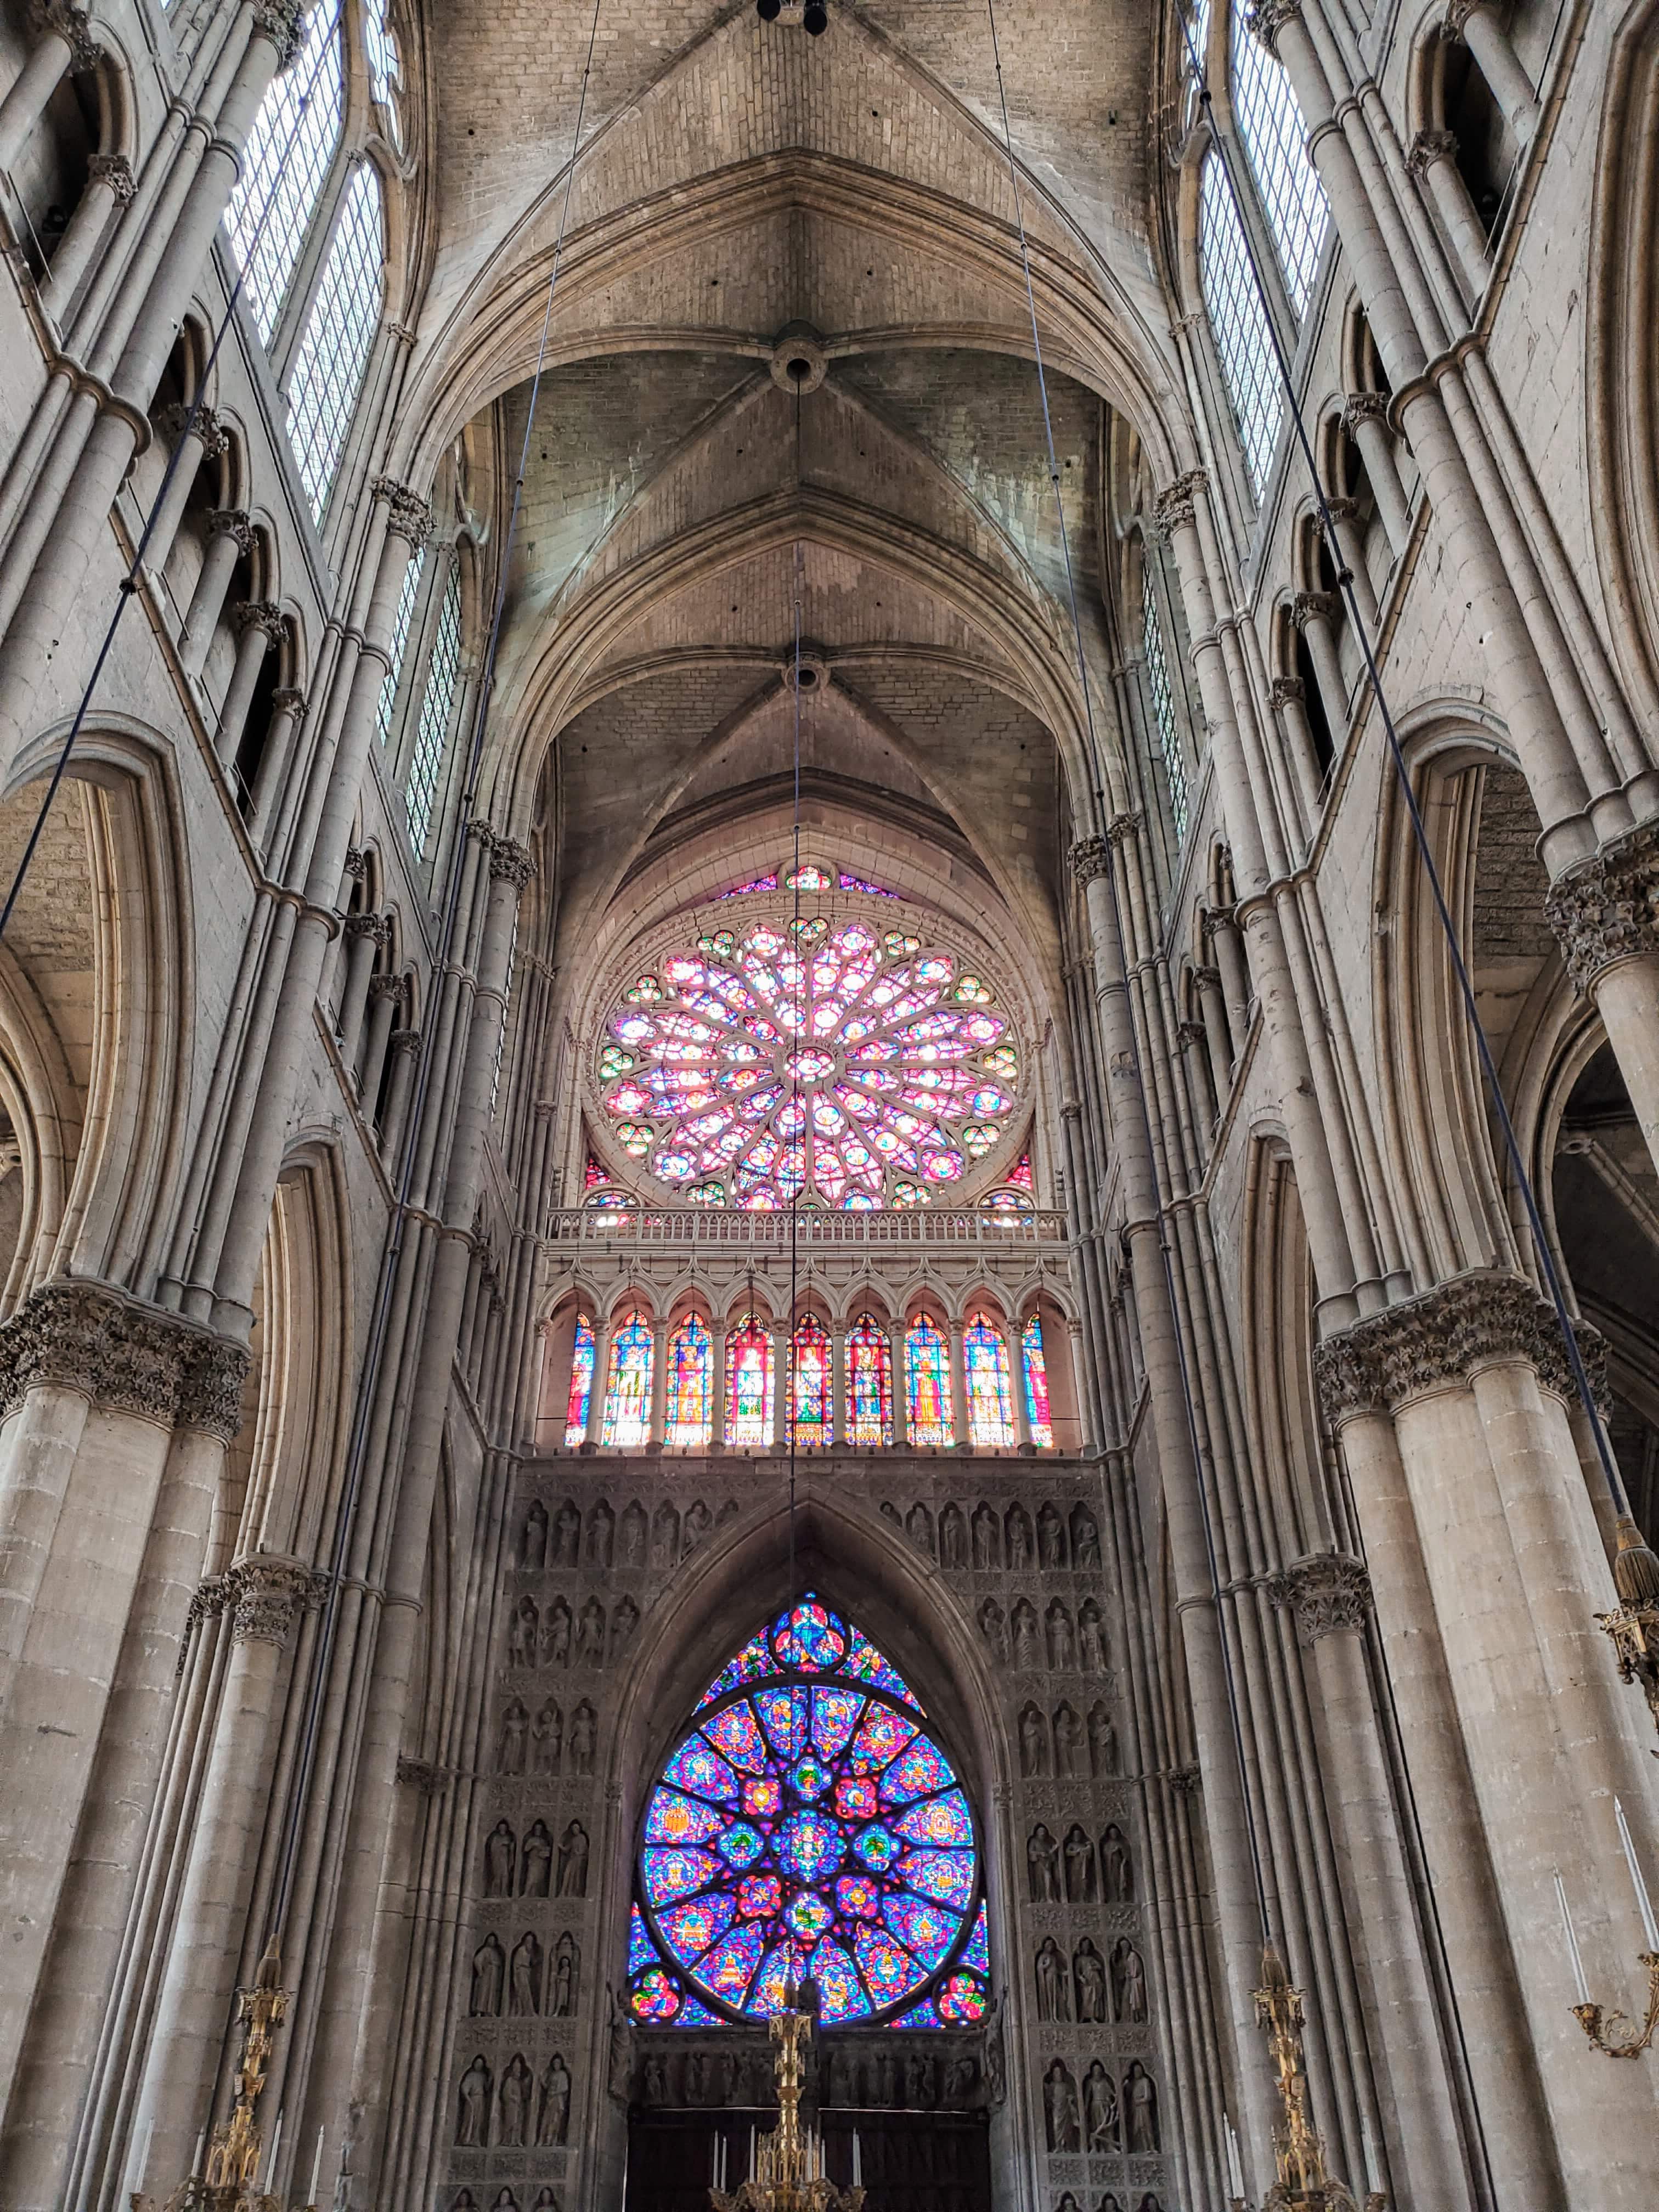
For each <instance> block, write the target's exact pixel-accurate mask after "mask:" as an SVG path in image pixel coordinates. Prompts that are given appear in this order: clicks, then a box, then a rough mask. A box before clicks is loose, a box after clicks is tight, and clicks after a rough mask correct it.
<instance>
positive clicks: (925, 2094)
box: [904, 2051, 933, 2112]
mask: <svg viewBox="0 0 1659 2212" xmlns="http://www.w3.org/2000/svg"><path fill="white" fill-rule="evenodd" d="M904 2101H905V2103H906V2104H907V2105H908V2106H909V2108H910V2110H911V2111H912V2112H932V2110H933V2060H932V2059H931V2058H930V2057H928V2056H927V2053H926V2051H909V2052H908V2053H907V2054H906V2057H905V2061H904Z"/></svg>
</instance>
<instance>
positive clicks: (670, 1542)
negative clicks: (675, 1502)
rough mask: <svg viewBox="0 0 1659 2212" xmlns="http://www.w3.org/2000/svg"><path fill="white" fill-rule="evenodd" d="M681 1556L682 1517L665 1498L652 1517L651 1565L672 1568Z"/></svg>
mask: <svg viewBox="0 0 1659 2212" xmlns="http://www.w3.org/2000/svg"><path fill="white" fill-rule="evenodd" d="M679 1555H680V1516H679V1515H678V1513H677V1512H676V1511H675V1510H674V1508H673V1507H672V1506H671V1504H669V1503H668V1500H667V1499H666V1498H664V1500H663V1502H662V1504H660V1505H659V1507H658V1508H657V1510H656V1511H655V1512H654V1513H653V1515H652V1516H651V1564H652V1565H653V1567H671V1566H672V1565H673V1564H674V1562H675V1561H676V1559H678V1558H679Z"/></svg>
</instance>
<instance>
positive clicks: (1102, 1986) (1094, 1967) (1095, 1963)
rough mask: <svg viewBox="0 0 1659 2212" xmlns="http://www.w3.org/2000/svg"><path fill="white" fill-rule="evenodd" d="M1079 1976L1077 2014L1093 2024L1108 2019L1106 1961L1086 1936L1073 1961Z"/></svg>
mask: <svg viewBox="0 0 1659 2212" xmlns="http://www.w3.org/2000/svg"><path fill="white" fill-rule="evenodd" d="M1072 1966H1073V1972H1075V1974H1076V1976H1077V2016H1078V2018H1079V2020H1080V2021H1088V2022H1089V2023H1090V2024H1091V2025H1093V2026H1103V2025H1104V2023H1105V2021H1106V2017H1107V2015H1106V1961H1105V1960H1103V1958H1102V1957H1101V1955H1100V1954H1099V1952H1098V1951H1097V1950H1096V1948H1095V1947H1094V1945H1093V1944H1092V1943H1091V1942H1090V1940H1089V1938H1088V1937H1087V1936H1085V1937H1084V1939H1083V1941H1082V1942H1080V1943H1079V1945H1078V1947H1077V1952H1076V1954H1075V1956H1074V1957H1073V1961H1072Z"/></svg>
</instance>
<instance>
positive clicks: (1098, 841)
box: [1070, 837, 1112, 884]
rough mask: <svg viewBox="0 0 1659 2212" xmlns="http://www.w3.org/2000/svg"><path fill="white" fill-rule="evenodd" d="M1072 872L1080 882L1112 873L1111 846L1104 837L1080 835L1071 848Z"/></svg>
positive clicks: (1091, 881) (1090, 880)
mask: <svg viewBox="0 0 1659 2212" xmlns="http://www.w3.org/2000/svg"><path fill="white" fill-rule="evenodd" d="M1070 857H1071V862H1072V873H1073V876H1075V877H1076V878H1077V880H1078V882H1079V883H1080V884H1091V883H1093V882H1094V880H1095V878H1097V876H1105V875H1109V874H1110V873H1111V867H1112V854H1111V848H1110V847H1109V845H1108V844H1107V842H1106V840H1105V839H1104V838H1103V837H1079V839H1078V841H1077V842H1076V844H1075V845H1073V848H1072V850H1071V855H1070Z"/></svg>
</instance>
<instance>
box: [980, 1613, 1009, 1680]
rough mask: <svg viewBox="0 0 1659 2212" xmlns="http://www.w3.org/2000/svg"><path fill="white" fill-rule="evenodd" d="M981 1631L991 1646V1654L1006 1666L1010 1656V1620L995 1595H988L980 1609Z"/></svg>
mask: <svg viewBox="0 0 1659 2212" xmlns="http://www.w3.org/2000/svg"><path fill="white" fill-rule="evenodd" d="M979 1632H980V1634H981V1636H982V1637H983V1638H985V1641H986V1643H987V1644H988V1645H989V1646H990V1650H991V1656H992V1657H993V1658H994V1659H996V1660H1000V1662H1001V1663H1002V1664H1003V1665H1004V1666H1005V1667H1006V1665H1007V1663H1008V1656H1009V1655H1008V1622H1007V1620H1006V1616H1005V1614H1004V1613H1003V1610H1002V1607H1000V1605H999V1604H998V1603H997V1601H996V1600H995V1599H994V1597H987V1599H986V1601H985V1602H984V1604H983V1605H982V1606H981V1607H980V1609H979Z"/></svg>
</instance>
